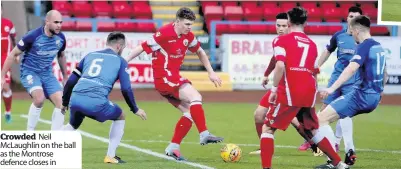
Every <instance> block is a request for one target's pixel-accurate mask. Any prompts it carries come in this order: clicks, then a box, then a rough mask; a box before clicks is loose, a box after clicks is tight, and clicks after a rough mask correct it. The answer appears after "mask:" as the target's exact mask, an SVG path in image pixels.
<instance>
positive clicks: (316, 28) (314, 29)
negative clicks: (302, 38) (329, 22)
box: [305, 25, 329, 35]
mask: <svg viewBox="0 0 401 169" xmlns="http://www.w3.org/2000/svg"><path fill="white" fill-rule="evenodd" d="M305 32H306V33H307V34H310V35H327V34H328V32H329V30H328V27H327V26H322V25H311V26H306V28H305Z"/></svg>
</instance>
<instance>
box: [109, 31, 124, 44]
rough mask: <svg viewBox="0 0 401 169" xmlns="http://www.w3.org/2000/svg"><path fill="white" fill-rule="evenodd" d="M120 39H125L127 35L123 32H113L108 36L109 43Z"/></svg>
mask: <svg viewBox="0 0 401 169" xmlns="http://www.w3.org/2000/svg"><path fill="white" fill-rule="evenodd" d="M119 40H123V41H125V35H124V34H123V33H122V32H118V31H115V32H111V33H110V34H109V36H107V44H115V43H116V42H118V41H119Z"/></svg>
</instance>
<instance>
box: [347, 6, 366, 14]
mask: <svg viewBox="0 0 401 169" xmlns="http://www.w3.org/2000/svg"><path fill="white" fill-rule="evenodd" d="M350 12H358V13H359V14H361V15H363V13H362V9H361V8H359V7H357V6H351V7H350V8H349V9H348V13H350Z"/></svg>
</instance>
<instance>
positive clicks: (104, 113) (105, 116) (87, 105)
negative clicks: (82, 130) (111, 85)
mask: <svg viewBox="0 0 401 169" xmlns="http://www.w3.org/2000/svg"><path fill="white" fill-rule="evenodd" d="M70 112H71V115H70V124H71V125H72V126H73V127H74V128H75V129H77V128H78V127H79V126H80V125H81V123H82V121H83V120H84V118H85V117H89V118H91V119H93V120H96V121H98V122H101V123H103V122H105V121H106V120H117V119H118V118H119V117H120V115H121V113H122V110H121V108H120V107H119V106H118V105H117V104H114V103H113V102H111V101H109V100H108V99H107V98H94V97H88V96H83V95H79V94H74V93H73V94H72V95H71V99H70Z"/></svg>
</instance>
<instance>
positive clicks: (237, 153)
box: [220, 144, 242, 162]
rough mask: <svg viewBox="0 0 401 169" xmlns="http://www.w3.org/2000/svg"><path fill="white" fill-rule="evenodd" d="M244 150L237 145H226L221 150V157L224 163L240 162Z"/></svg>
mask: <svg viewBox="0 0 401 169" xmlns="http://www.w3.org/2000/svg"><path fill="white" fill-rule="evenodd" d="M241 155H242V150H241V148H240V147H238V146H237V145H235V144H226V145H225V146H224V147H223V148H221V149H220V156H221V158H222V159H223V161H224V162H238V161H239V160H240V159H241Z"/></svg>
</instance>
